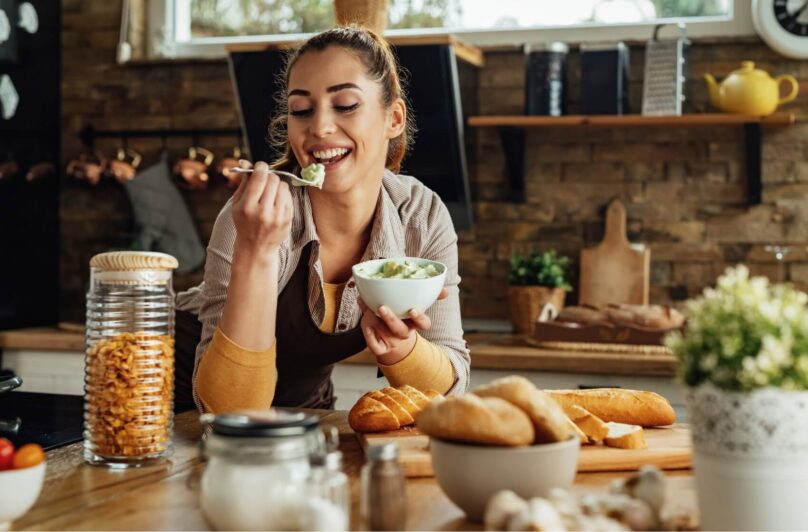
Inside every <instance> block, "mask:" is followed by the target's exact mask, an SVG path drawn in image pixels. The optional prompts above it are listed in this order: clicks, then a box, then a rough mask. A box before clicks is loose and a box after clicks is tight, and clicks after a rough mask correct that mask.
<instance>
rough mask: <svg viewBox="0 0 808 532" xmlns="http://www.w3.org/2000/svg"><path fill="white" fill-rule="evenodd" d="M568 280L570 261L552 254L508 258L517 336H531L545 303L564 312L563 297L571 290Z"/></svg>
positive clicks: (511, 307) (510, 297) (509, 291)
mask: <svg viewBox="0 0 808 532" xmlns="http://www.w3.org/2000/svg"><path fill="white" fill-rule="evenodd" d="M568 276H569V258H567V257H563V256H559V255H557V254H556V252H555V250H550V251H545V252H544V253H537V252H534V253H531V254H530V255H527V256H523V255H513V256H512V257H511V271H510V274H509V275H508V282H509V284H510V287H509V288H508V302H509V306H510V311H511V322H512V323H513V327H514V331H515V332H516V333H518V334H525V333H530V332H532V331H533V324H534V323H536V319H537V318H538V317H539V313H540V312H541V310H542V308H544V305H545V304H546V303H552V304H553V305H554V306H555V308H556V310H558V311H560V310H561V309H562V308H564V297H565V296H566V292H567V291H568V290H571V287H570V284H569V282H568Z"/></svg>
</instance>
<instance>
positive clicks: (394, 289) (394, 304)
mask: <svg viewBox="0 0 808 532" xmlns="http://www.w3.org/2000/svg"><path fill="white" fill-rule="evenodd" d="M353 275H354V281H355V282H356V288H357V290H358V291H359V297H361V298H362V301H364V302H365V304H366V305H367V306H368V307H369V308H371V309H373V311H374V312H376V311H377V310H378V308H379V307H380V306H382V305H384V306H386V307H387V308H389V309H390V310H391V311H393V313H394V314H395V315H396V316H398V317H399V318H407V317H408V315H409V311H410V310H411V309H415V310H418V311H420V312H423V311H425V310H426V309H427V308H429V307H430V306H432V304H433V303H434V302H435V300H436V299H437V298H438V295H439V294H440V291H441V289H442V288H443V285H444V284H445V282H446V266H445V265H444V264H442V263H440V262H437V261H433V260H429V259H421V258H417V257H402V258H396V259H377V260H369V261H366V262H362V263H360V264H357V265H355V266H354V267H353Z"/></svg>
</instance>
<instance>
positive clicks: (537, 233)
mask: <svg viewBox="0 0 808 532" xmlns="http://www.w3.org/2000/svg"><path fill="white" fill-rule="evenodd" d="M63 6H64V30H63V52H62V53H63V83H62V89H63V92H62V98H63V108H62V109H63V110H62V112H63V117H62V118H63V128H64V132H63V154H62V155H63V159H64V160H65V161H67V160H68V159H70V158H71V157H73V156H75V155H76V154H77V153H79V151H80V150H81V143H80V142H79V140H78V136H77V134H78V131H79V130H80V129H81V127H82V126H84V125H86V124H92V125H94V126H95V127H97V128H162V127H169V128H194V127H198V128H205V127H237V126H238V117H237V113H236V108H235V103H234V97H233V91H232V86H231V83H230V80H229V78H228V70H227V67H226V64H225V63H224V62H223V61H213V62H210V61H208V62H182V63H167V64H158V65H149V66H131V65H130V66H125V67H121V66H117V65H116V64H115V62H114V57H115V45H116V42H117V38H118V37H117V36H118V23H119V15H120V2H108V3H99V2H93V1H90V0H63ZM631 53H632V83H631V102H632V103H631V110H632V112H637V111H638V110H639V108H640V97H641V90H642V87H641V79H642V64H643V57H642V47H641V46H633V47H632V49H631ZM691 59H692V63H693V72H692V73H693V78H694V81H693V82H692V94H693V99H692V103H691V104H690V105H691V110H692V111H695V112H699V111H705V110H706V109H707V107H706V91H705V89H704V87H703V85H702V83H701V82H700V81H699V80H698V79H697V78H700V75H701V74H702V73H704V72H712V73H714V74H716V75H721V76H723V75H725V74H726V73H728V72H729V71H731V70H732V69H734V68H736V67H737V66H738V64H739V62H740V61H741V60H742V59H751V60H754V61H756V62H757V63H758V64H759V65H760V67H762V68H764V69H766V70H768V71H769V72H771V73H773V74H781V73H791V74H794V75H796V76H797V77H798V79H800V80H801V90H802V94H801V95H800V97H799V98H798V99H797V101H796V102H794V103H792V104H790V105H789V106H788V107H787V110H790V111H792V112H795V113H797V115H798V116H799V117H800V118H802V119H803V120H805V119H806V118H808V62H805V61H803V62H799V61H793V60H786V59H785V58H782V57H780V56H778V55H777V54H775V53H774V52H772V51H771V50H769V49H768V48H767V47H766V46H764V45H763V44H761V43H760V42H759V41H757V40H756V39H748V40H744V41H741V42H726V41H724V42H721V41H718V42H697V43H695V44H694V46H693V48H692V53H691ZM569 67H570V112H575V111H576V110H577V100H578V94H577V90H576V86H577V82H578V76H577V57H576V55H575V53H574V52H573V53H572V55H571V57H570V65H569ZM523 78H524V76H523V57H522V56H521V54H520V53H517V52H513V51H492V52H490V53H487V55H486V66H485V68H484V69H483V70H482V71H481V72H480V79H479V84H480V88H479V92H478V94H477V98H478V100H477V102H476V105H477V107H478V108H479V111H480V113H481V114H518V113H520V112H521V111H522V104H523V88H522V87H523ZM413 82H417V80H413ZM468 134H469V135H472V136H473V138H474V139H475V144H476V149H475V152H474V153H470V154H469V157H470V171H471V180H472V193H473V196H474V207H475V208H474V211H475V217H476V226H475V229H474V230H473V231H470V232H467V233H464V234H462V235H461V244H460V257H461V262H460V267H461V275H462V276H463V278H464V282H463V285H462V298H463V314H464V316H465V317H468V318H490V319H504V318H506V317H507V301H506V298H505V294H506V291H507V290H506V289H507V283H506V277H507V271H508V257H509V256H510V254H511V253H513V252H527V251H530V250H533V249H547V248H556V249H558V250H559V251H560V252H562V253H565V254H568V255H570V256H571V257H573V258H575V259H577V256H578V253H579V251H580V249H581V248H582V247H584V246H589V245H594V244H595V243H597V242H598V241H599V239H600V238H601V236H602V232H603V229H602V226H603V223H602V218H603V213H604V212H605V208H606V205H607V204H608V202H609V201H610V200H611V199H613V198H620V199H621V200H622V201H623V202H624V203H625V205H626V208H627V211H628V217H629V224H628V227H629V232H630V238H631V240H633V241H642V242H646V243H648V244H649V245H650V247H651V250H652V267H651V269H652V272H651V274H652V289H651V297H652V300H653V301H655V302H668V301H678V300H682V299H684V298H686V297H688V296H690V295H693V294H695V293H697V292H698V291H700V290H701V289H702V288H703V287H704V286H706V285H709V284H711V283H713V282H714V281H715V279H716V277H717V276H718V274H719V273H720V272H721V270H722V269H723V268H724V267H725V266H727V265H729V264H732V263H735V262H738V261H744V262H747V263H749V264H750V265H751V266H752V268H753V270H754V271H756V272H759V273H763V274H767V275H770V276H772V277H773V278H785V279H791V280H793V281H795V282H797V283H800V284H801V285H803V286H806V287H808V252H806V248H805V246H806V244H808V201H806V199H808V140H806V139H808V123H805V122H803V123H799V124H798V125H797V126H794V127H787V128H779V129H772V130H767V131H765V144H764V150H763V157H764V163H763V182H764V187H763V203H762V204H761V205H758V206H754V207H750V206H749V205H748V204H747V202H746V180H745V174H744V167H743V161H744V152H743V131H742V128H740V127H715V128H700V129H697V128H688V129H666V128H658V129H646V128H642V129H583V128H569V129H564V128H556V129H541V130H531V131H530V132H529V133H528V136H527V142H528V149H527V154H528V159H527V161H526V162H527V175H526V192H527V201H526V202H525V203H524V204H513V203H509V202H507V201H505V198H506V197H507V180H506V178H505V176H504V173H503V170H502V168H503V163H504V160H503V155H502V149H501V146H500V143H499V138H498V136H497V134H496V131H495V130H487V129H480V130H468ZM191 141H192V139H184V138H169V139H167V141H166V144H167V148H168V149H169V150H170V151H171V152H172V153H173V154H175V155H176V154H180V153H182V151H183V150H185V149H186V148H187V147H188V146H189V144H190V143H191ZM233 142H234V139H232V138H204V139H202V141H201V144H203V145H204V146H206V147H208V148H210V149H213V150H214V151H215V152H216V153H217V154H222V153H224V152H226V151H228V150H230V149H231V148H232V144H233ZM118 145H119V142H118V141H117V140H115V139H111V140H104V141H99V142H98V144H97V147H98V148H99V149H102V150H103V151H105V152H106V153H108V154H111V153H113V152H114V149H115V148H117V147H118ZM128 145H129V146H130V147H132V148H135V149H137V150H139V151H141V152H142V153H143V154H144V156H145V159H146V161H147V162H146V164H148V162H149V161H153V160H155V159H156V157H157V154H158V153H159V151H160V149H161V147H162V141H161V139H159V138H158V139H132V140H130V141H129V143H128ZM230 192H231V191H230V189H228V188H227V187H226V185H225V184H224V183H223V181H221V180H214V182H212V184H211V187H210V188H209V190H207V191H187V190H183V191H182V194H183V196H184V198H185V200H186V201H187V203H188V205H189V208H190V209H191V212H192V214H193V217H194V220H195V222H196V225H197V228H198V231H199V234H200V236H201V237H202V239H203V241H207V238H208V236H209V235H210V230H211V228H212V225H213V221H214V220H215V216H216V214H217V212H218V211H219V209H220V208H221V206H222V205H223V204H224V202H225V201H226V200H227V198H228V197H229V194H230ZM60 214H61V220H62V223H61V234H62V237H61V243H62V248H61V283H62V294H63V298H62V300H61V302H60V306H61V316H62V319H68V320H74V321H83V302H84V292H85V291H86V283H87V264H88V261H89V258H90V257H91V256H92V255H93V254H94V253H97V252H100V251H104V250H108V249H110V248H123V247H126V245H127V244H128V242H129V239H130V238H131V234H132V222H131V210H130V208H129V204H128V200H127V199H126V195H125V193H124V192H123V190H122V188H121V187H120V186H119V185H117V184H115V183H112V182H106V183H104V184H102V185H100V186H98V187H91V186H89V185H86V184H84V183H79V182H74V181H66V182H65V183H64V185H63V191H62V198H61V213H60ZM769 244H780V245H790V246H792V248H793V250H792V252H791V253H789V254H788V255H787V256H786V261H785V263H784V264H783V266H782V267H780V266H779V265H778V264H777V263H776V261H775V260H774V258H773V254H772V253H770V252H767V251H766V250H765V249H764V248H765V246H766V245H769ZM576 264H577V261H576ZM200 278H201V272H194V273H192V274H188V275H182V276H177V278H176V281H175V283H176V287H177V288H178V289H183V288H185V287H188V286H191V285H193V284H196V283H197V282H199V280H200ZM574 298H575V294H572V298H571V299H572V300H574Z"/></svg>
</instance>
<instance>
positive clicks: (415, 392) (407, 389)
mask: <svg viewBox="0 0 808 532" xmlns="http://www.w3.org/2000/svg"><path fill="white" fill-rule="evenodd" d="M398 389H399V391H401V392H402V393H404V395H406V396H407V397H408V398H409V399H410V401H412V402H413V403H415V406H417V407H418V411H419V412H420V411H421V410H423V409H424V407H425V406H426V404H427V403H428V402H429V401H431V400H432V398H430V397H427V396H426V395H424V394H423V393H421V390H419V389H418V388H415V387H413V386H410V385H409V384H405V385H404V386H399V387H398ZM432 391H434V390H432ZM436 393H437V392H436ZM438 395H440V394H438Z"/></svg>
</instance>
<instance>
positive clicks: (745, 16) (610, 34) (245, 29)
mask: <svg viewBox="0 0 808 532" xmlns="http://www.w3.org/2000/svg"><path fill="white" fill-rule="evenodd" d="M332 2H333V0H153V1H152V2H151V5H152V8H151V9H152V13H151V18H150V23H151V27H152V28H156V31H154V30H153V31H152V35H151V37H152V41H153V43H152V44H153V46H152V54H151V55H153V56H154V55H156V56H194V55H221V54H223V53H224V46H225V45H226V44H228V43H234V42H253V41H266V40H275V39H277V40H295V39H301V38H303V37H305V35H307V34H310V33H314V32H317V31H321V30H323V29H325V28H328V27H330V26H333V24H334V15H333V7H332ZM388 6H389V9H388V11H389V23H388V30H387V34H389V35H407V34H414V33H421V34H423V33H454V34H457V35H460V36H462V37H463V38H465V39H466V40H468V41H469V42H471V43H473V44H477V45H480V46H485V45H502V44H519V43H523V42H536V41H544V40H558V39H561V40H565V41H567V42H585V41H595V40H618V39H643V40H644V39H648V38H649V37H650V35H651V31H652V30H651V27H652V26H653V25H654V24H659V23H665V22H673V21H679V20H682V21H684V22H685V23H686V24H687V27H688V30H687V31H688V35H690V36H693V37H699V36H707V35H715V36H720V35H750V34H752V33H753V29H752V22H751V13H750V4H749V1H748V0H562V1H559V0H388Z"/></svg>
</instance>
